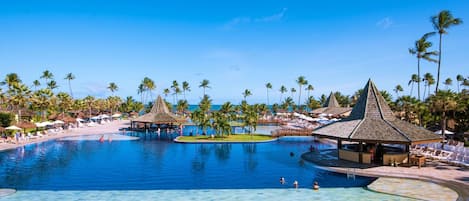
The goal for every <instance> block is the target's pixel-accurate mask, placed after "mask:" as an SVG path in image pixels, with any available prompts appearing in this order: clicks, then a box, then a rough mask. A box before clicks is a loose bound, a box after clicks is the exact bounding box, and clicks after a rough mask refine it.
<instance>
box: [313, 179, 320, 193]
mask: <svg viewBox="0 0 469 201" xmlns="http://www.w3.org/2000/svg"><path fill="white" fill-rule="evenodd" d="M313 190H316V191H317V190H319V183H318V182H317V181H315V182H314V184H313Z"/></svg>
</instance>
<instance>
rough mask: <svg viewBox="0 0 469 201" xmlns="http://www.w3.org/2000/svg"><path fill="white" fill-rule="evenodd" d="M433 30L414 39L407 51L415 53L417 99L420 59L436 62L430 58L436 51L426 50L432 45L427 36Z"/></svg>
mask: <svg viewBox="0 0 469 201" xmlns="http://www.w3.org/2000/svg"><path fill="white" fill-rule="evenodd" d="M434 34H435V33H434V32H431V33H426V34H424V35H423V36H422V37H421V38H420V39H419V40H417V41H415V47H414V48H409V53H410V54H412V55H416V57H417V78H418V80H419V82H417V91H418V93H417V94H418V99H419V100H421V99H420V80H421V79H420V60H421V59H424V60H427V61H430V62H437V60H435V59H433V58H431V56H433V55H437V54H438V53H437V52H436V51H432V52H428V50H427V49H428V48H430V47H431V46H432V43H431V42H429V41H427V38H428V37H430V36H432V35H434Z"/></svg>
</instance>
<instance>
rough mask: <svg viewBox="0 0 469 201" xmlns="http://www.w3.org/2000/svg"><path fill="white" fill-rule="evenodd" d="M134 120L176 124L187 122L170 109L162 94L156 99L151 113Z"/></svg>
mask: <svg viewBox="0 0 469 201" xmlns="http://www.w3.org/2000/svg"><path fill="white" fill-rule="evenodd" d="M133 121H136V122H147V123H155V124H174V123H182V122H185V120H184V119H182V118H179V117H177V116H176V115H174V114H173V113H171V112H170V111H169V109H168V107H167V106H166V103H165V102H164V100H163V99H162V98H161V96H158V98H156V101H155V103H154V104H153V107H152V108H151V110H150V112H149V113H147V114H144V115H143V116H140V117H138V118H136V119H134V120H133Z"/></svg>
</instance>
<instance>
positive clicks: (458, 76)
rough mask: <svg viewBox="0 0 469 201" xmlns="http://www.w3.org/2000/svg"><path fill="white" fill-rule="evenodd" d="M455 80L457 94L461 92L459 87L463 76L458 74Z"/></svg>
mask: <svg viewBox="0 0 469 201" xmlns="http://www.w3.org/2000/svg"><path fill="white" fill-rule="evenodd" d="M456 80H457V81H458V93H459V92H461V91H460V90H459V86H460V85H461V84H462V82H463V81H464V76H462V75H461V74H458V75H457V76H456Z"/></svg>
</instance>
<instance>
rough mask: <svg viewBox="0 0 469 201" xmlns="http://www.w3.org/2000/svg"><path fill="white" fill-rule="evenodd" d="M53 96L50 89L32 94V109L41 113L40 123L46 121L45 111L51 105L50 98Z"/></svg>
mask: <svg viewBox="0 0 469 201" xmlns="http://www.w3.org/2000/svg"><path fill="white" fill-rule="evenodd" d="M53 95H54V94H53V93H52V90H51V89H50V88H45V89H40V90H38V91H36V92H34V94H33V98H32V103H33V108H37V109H39V110H40V111H41V114H42V115H41V117H42V121H44V120H46V115H47V109H48V108H49V107H50V106H51V105H52V102H51V100H50V99H51V98H52V96H53Z"/></svg>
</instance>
